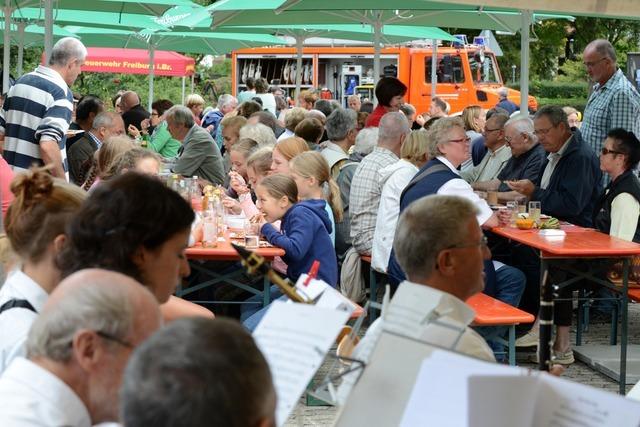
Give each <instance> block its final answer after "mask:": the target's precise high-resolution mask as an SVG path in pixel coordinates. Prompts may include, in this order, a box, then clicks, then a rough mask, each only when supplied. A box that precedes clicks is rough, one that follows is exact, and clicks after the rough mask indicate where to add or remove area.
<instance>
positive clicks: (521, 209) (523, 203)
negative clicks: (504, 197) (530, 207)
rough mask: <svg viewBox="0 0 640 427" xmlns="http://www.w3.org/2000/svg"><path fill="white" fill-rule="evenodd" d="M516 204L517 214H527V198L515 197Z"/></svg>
mask: <svg viewBox="0 0 640 427" xmlns="http://www.w3.org/2000/svg"><path fill="white" fill-rule="evenodd" d="M515 200H516V202H518V213H527V198H526V197H524V196H522V197H517V198H516V199H515Z"/></svg>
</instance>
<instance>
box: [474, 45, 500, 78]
mask: <svg viewBox="0 0 640 427" xmlns="http://www.w3.org/2000/svg"><path fill="white" fill-rule="evenodd" d="M468 55H469V67H470V68H471V76H472V78H473V81H474V83H499V84H502V82H501V81H500V78H499V77H498V76H499V74H498V64H496V58H495V56H493V55H480V51H476V52H469V53H468ZM482 56H484V61H483V62H482V63H481V62H480V61H481V60H482V58H481V57H482Z"/></svg>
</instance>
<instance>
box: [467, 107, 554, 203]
mask: <svg viewBox="0 0 640 427" xmlns="http://www.w3.org/2000/svg"><path fill="white" fill-rule="evenodd" d="M503 132H504V141H505V142H506V144H507V147H508V148H510V149H511V157H510V158H509V160H508V161H507V163H506V165H504V167H503V168H502V170H501V171H500V173H499V174H498V176H497V177H496V178H495V179H491V180H489V181H482V182H476V183H474V184H472V185H473V188H474V189H476V190H482V191H497V192H498V201H499V202H505V201H508V200H515V199H516V198H518V197H522V195H521V194H520V193H518V192H517V191H513V190H511V189H510V188H509V186H508V185H507V182H508V181H517V180H522V179H528V180H530V181H532V182H536V181H537V180H538V178H539V177H540V174H541V173H542V163H543V161H544V158H545V156H546V153H545V151H544V148H542V145H540V144H539V143H538V138H537V137H536V136H535V135H534V127H533V120H531V119H530V118H529V116H528V115H526V114H518V115H515V116H514V117H512V118H510V119H509V120H508V121H507V122H506V123H505V124H504V131H503Z"/></svg>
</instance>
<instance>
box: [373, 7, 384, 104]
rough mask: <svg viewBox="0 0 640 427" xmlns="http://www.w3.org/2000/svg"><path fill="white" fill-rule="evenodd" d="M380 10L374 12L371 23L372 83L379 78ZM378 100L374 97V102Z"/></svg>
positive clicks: (376, 81) (376, 82) (375, 82)
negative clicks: (373, 18) (373, 20)
mask: <svg viewBox="0 0 640 427" xmlns="http://www.w3.org/2000/svg"><path fill="white" fill-rule="evenodd" d="M381 19H382V12H379V11H378V12H376V20H375V22H374V23H373V83H374V84H376V85H377V84H378V80H380V50H381V49H380V39H381V36H382V21H381ZM377 103H378V100H377V99H376V104H377Z"/></svg>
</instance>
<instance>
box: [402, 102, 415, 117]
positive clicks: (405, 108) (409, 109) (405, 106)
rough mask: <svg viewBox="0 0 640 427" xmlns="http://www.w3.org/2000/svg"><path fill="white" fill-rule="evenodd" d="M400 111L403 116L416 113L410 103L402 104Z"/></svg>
mask: <svg viewBox="0 0 640 427" xmlns="http://www.w3.org/2000/svg"><path fill="white" fill-rule="evenodd" d="M400 111H402V112H403V113H404V115H405V116H407V117H409V116H410V115H412V114H415V113H416V107H414V106H413V105H411V104H406V103H405V104H402V105H401V106H400Z"/></svg>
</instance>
